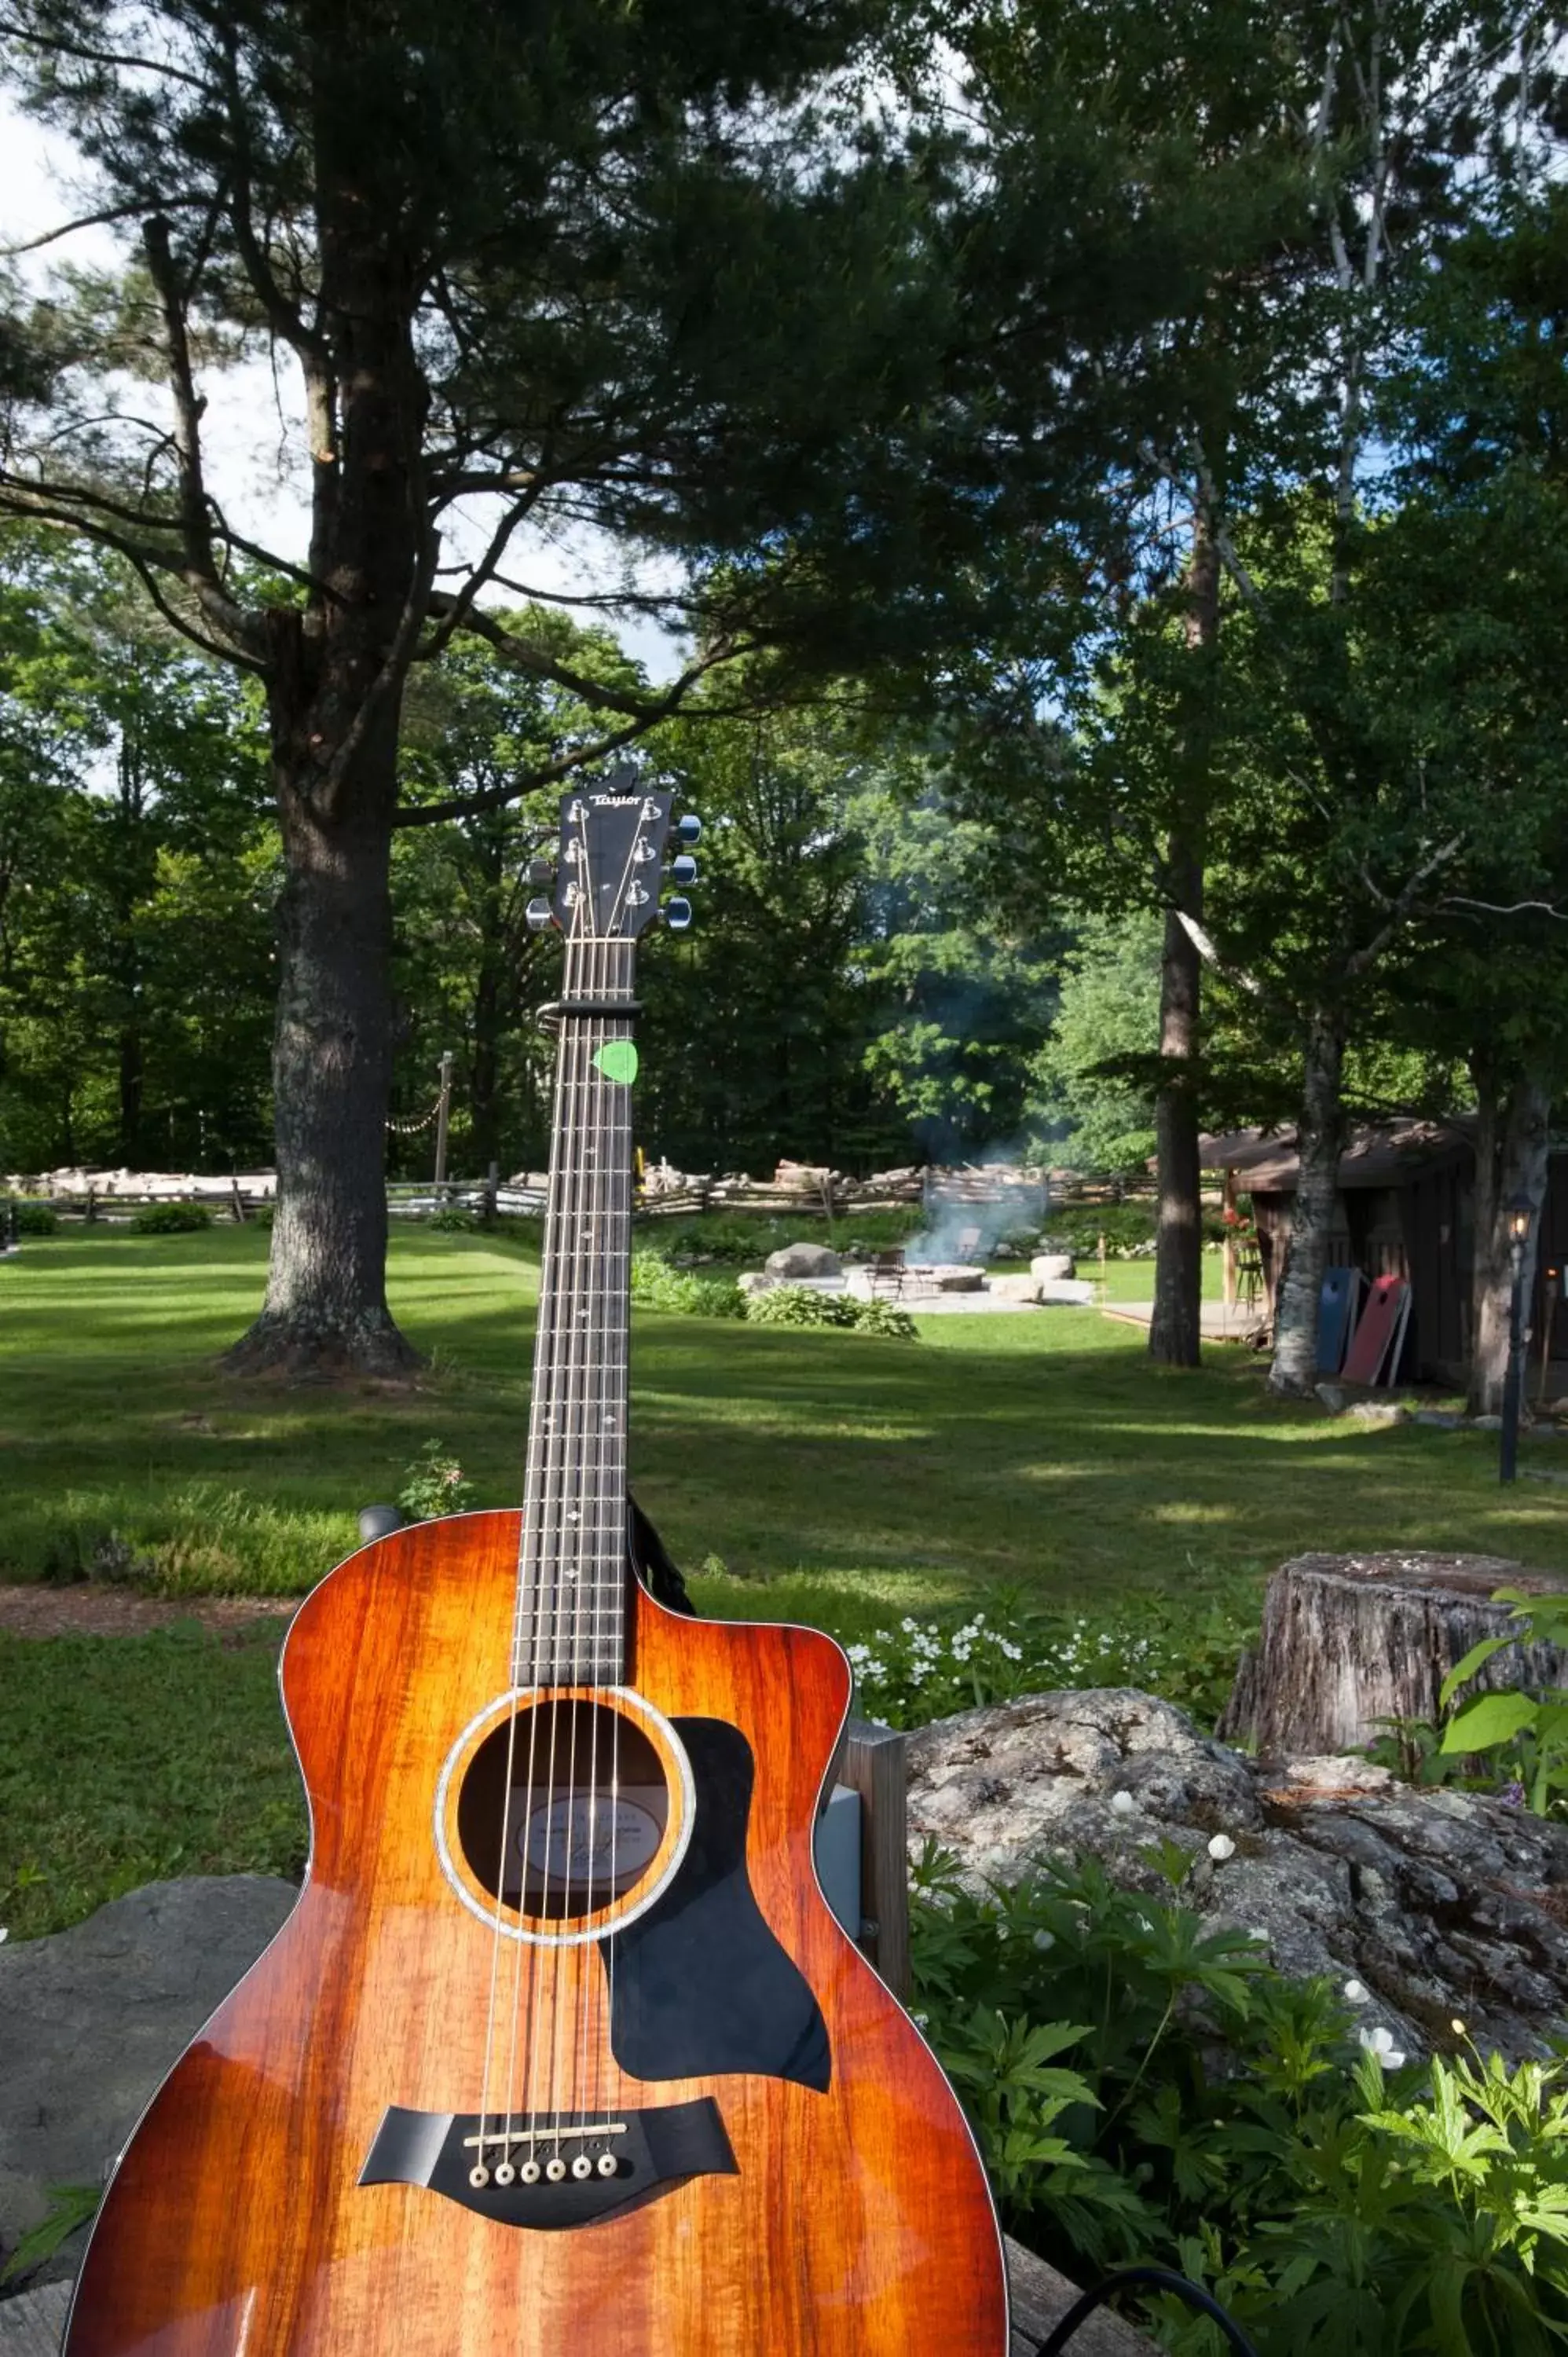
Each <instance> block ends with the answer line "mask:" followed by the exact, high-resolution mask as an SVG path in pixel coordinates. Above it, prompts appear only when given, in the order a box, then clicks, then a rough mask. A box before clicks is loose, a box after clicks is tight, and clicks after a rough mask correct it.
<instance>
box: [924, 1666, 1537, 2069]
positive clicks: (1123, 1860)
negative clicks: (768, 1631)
mask: <svg viewBox="0 0 1568 2357" xmlns="http://www.w3.org/2000/svg"><path fill="white" fill-rule="evenodd" d="M908 1757H909V1819H908V1824H909V1842H910V1849H911V1855H913V1856H918V1853H919V1849H920V1846H921V1844H922V1843H923V1842H924V1841H925V1840H926V1839H927V1838H928V1836H930V1837H934V1838H935V1839H936V1840H937V1841H939V1842H940V1843H941V1845H942V1846H943V1847H944V1848H946V1849H949V1850H950V1851H952V1852H953V1853H954V1854H955V1855H956V1856H957V1857H958V1859H959V1862H960V1867H961V1870H962V1872H963V1874H964V1875H965V1877H966V1878H967V1879H969V1880H971V1881H972V1883H974V1884H976V1885H979V1884H980V1883H983V1882H984V1881H986V1880H996V1881H1003V1882H1005V1881H1010V1880H1013V1879H1015V1878H1017V1877H1018V1876H1019V1875H1020V1874H1022V1873H1023V1872H1025V1871H1026V1869H1027V1867H1029V1866H1030V1865H1031V1864H1033V1863H1034V1862H1036V1861H1038V1860H1045V1859H1048V1858H1050V1857H1065V1856H1071V1855H1081V1854H1083V1853H1086V1852H1088V1853H1092V1854H1093V1855H1094V1856H1095V1857H1100V1858H1101V1859H1103V1860H1104V1862H1105V1864H1106V1865H1107V1867H1109V1868H1110V1870H1111V1872H1112V1874H1113V1875H1114V1876H1115V1877H1116V1878H1117V1880H1118V1881H1120V1882H1122V1883H1124V1884H1126V1885H1128V1886H1129V1887H1131V1888H1134V1889H1141V1890H1146V1891H1148V1892H1149V1893H1150V1895H1151V1896H1156V1897H1157V1896H1159V1895H1161V1894H1162V1892H1163V1891H1164V1889H1165V1886H1164V1884H1163V1883H1162V1881H1161V1879H1160V1878H1159V1877H1158V1875H1156V1874H1155V1872H1154V1870H1153V1869H1152V1868H1151V1867H1149V1866H1148V1865H1146V1864H1145V1863H1144V1860H1143V1859H1142V1858H1141V1857H1139V1855H1138V1853H1139V1850H1140V1849H1141V1848H1142V1847H1144V1846H1146V1845H1147V1844H1149V1843H1151V1842H1155V1841H1158V1840H1160V1839H1161V1838H1166V1837H1168V1838H1169V1839H1170V1840H1171V1841H1174V1842H1176V1843H1177V1844H1179V1845H1180V1846H1181V1847H1183V1848H1185V1849H1186V1850H1187V1851H1188V1853H1189V1854H1190V1856H1191V1857H1192V1861H1193V1866H1192V1872H1191V1875H1190V1877H1189V1878H1188V1881H1187V1886H1186V1889H1185V1891H1184V1894H1183V1895H1184V1899H1185V1900H1186V1902H1187V1904H1189V1905H1191V1906H1193V1907H1194V1908H1196V1909H1197V1911H1198V1912H1199V1913H1200V1914H1202V1915H1204V1916H1206V1917H1208V1918H1210V1919H1211V1920H1212V1921H1215V1922H1216V1923H1221V1924H1226V1925H1230V1926H1232V1927H1235V1928H1239V1929H1241V1930H1245V1931H1248V1932H1256V1933H1258V1934H1259V1935H1260V1945H1262V1944H1264V1942H1265V1939H1266V1945H1267V1951H1268V1953H1269V1954H1270V1956H1271V1957H1272V1958H1273V1962H1274V1963H1275V1964H1278V1965H1279V1966H1280V1967H1281V1969H1282V1970H1283V1971H1285V1972H1288V1973H1293V1974H1298V1975H1310V1974H1318V1973H1323V1974H1326V1975H1329V1976H1330V1977H1331V1978H1333V1979H1334V1980H1335V1981H1337V1982H1338V1983H1340V1984H1343V1983H1344V1982H1346V1981H1347V1980H1349V1981H1354V1982H1359V1984H1360V1985H1361V1986H1363V1987H1364V1988H1365V1989H1367V1990H1368V1991H1369V1999H1368V2002H1367V2004H1366V2007H1365V2016H1366V2021H1367V2026H1368V2027H1369V2028H1371V2027H1373V2026H1375V2025H1377V2024H1382V2025H1384V2026H1386V2027H1388V2028H1389V2029H1391V2030H1392V2031H1393V2032H1394V2035H1395V2038H1396V2040H1397V2042H1398V2043H1399V2044H1400V2045H1401V2046H1402V2048H1403V2049H1404V2050H1405V2051H1407V2052H1412V2053H1418V2052H1421V2051H1423V2050H1426V2049H1428V2048H1430V2047H1431V2046H1432V2045H1433V2044H1434V2042H1438V2043H1449V2042H1452V2031H1451V2029H1450V2024H1451V2023H1452V2022H1453V2021H1454V2020H1455V2019H1458V2020H1462V2021H1463V2022H1464V2023H1465V2024H1466V2029H1468V2031H1469V2033H1470V2035H1471V2036H1472V2037H1474V2038H1475V2039H1477V2041H1478V2042H1479V2043H1480V2044H1481V2045H1482V2046H1483V2047H1486V2048H1494V2047H1495V2048H1498V2049H1499V2050H1501V2051H1503V2052H1504V2053H1506V2054H1509V2055H1510V2056H1514V2057H1518V2056H1522V2055H1526V2054H1538V2055H1539V2054H1542V2053H1544V2052H1545V2051H1547V2050H1548V2044H1549V2041H1550V2040H1551V2038H1552V2035H1553V2033H1554V2032H1557V2033H1559V2034H1560V2033H1561V2032H1562V2031H1563V2029H1564V2026H1565V2025H1568V1929H1565V1928H1564V1924H1563V1913H1564V1912H1565V1911H1568V1910H1565V1904H1564V1902H1565V1900H1568V1826H1563V1825H1560V1824H1554V1823H1552V1822H1551V1821H1549V1820H1544V1819H1541V1818H1539V1817H1532V1816H1530V1815H1529V1814H1527V1813H1525V1812H1524V1811H1522V1810H1520V1809H1515V1808H1510V1807H1509V1806H1508V1805H1506V1804H1505V1803H1504V1802H1503V1801H1501V1800H1500V1799H1497V1798H1493V1797H1491V1796H1487V1795H1481V1794H1477V1793H1470V1792H1452V1791H1446V1790H1443V1789H1423V1788H1416V1787H1412V1786H1410V1785H1405V1784H1402V1783H1400V1782H1398V1781H1396V1780H1395V1779H1394V1778H1393V1777H1392V1776H1391V1775H1390V1773H1389V1771H1388V1770H1386V1769H1382V1768H1376V1767H1373V1766H1371V1765H1369V1762H1368V1761H1366V1760H1361V1759H1355V1758H1339V1757H1332V1758H1325V1759H1319V1758H1307V1757H1302V1758H1295V1759H1288V1760H1276V1761H1273V1762H1272V1763H1270V1764H1268V1765H1266V1766H1265V1765H1264V1764H1262V1763H1261V1762H1259V1761H1257V1760H1250V1759H1247V1758H1245V1757H1244V1756H1243V1755H1242V1754H1241V1753H1240V1752H1238V1751H1233V1750H1231V1749H1230V1747H1229V1746H1228V1745H1226V1744H1223V1743H1220V1742H1219V1741H1217V1740H1216V1739H1215V1738H1212V1737H1209V1736H1205V1735H1202V1734H1200V1733H1199V1731H1198V1729H1197V1727H1195V1726H1194V1725H1193V1722H1192V1721H1191V1720H1190V1719H1189V1718H1188V1717H1187V1716H1186V1714H1185V1713H1184V1712H1182V1711H1180V1710H1177V1709H1176V1707H1175V1706H1173V1705H1172V1704H1169V1703H1165V1702H1160V1701H1158V1700H1156V1699H1155V1697H1154V1696H1152V1695H1144V1694H1138V1693H1135V1692H1133V1691H1131V1690H1128V1689H1125V1688H1112V1689H1102V1690H1097V1691H1094V1692H1089V1693H1073V1694H1045V1695H1026V1696H1025V1697H1023V1698H1022V1699H1021V1700H1019V1701H1017V1702H1013V1703H1004V1704H1001V1705H998V1706H995V1707H993V1708H992V1709H988V1710H978V1711H968V1712H965V1713H964V1714H963V1715H962V1716H961V1717H957V1718H949V1719H941V1720H939V1721H938V1722H937V1723H936V1724H935V1725H933V1726H930V1727H922V1728H920V1729H919V1730H918V1732H917V1733H915V1734H913V1735H911V1736H910V1738H909V1752H908ZM1215 1835H1226V1836H1227V1837H1228V1839H1229V1840H1230V1842H1232V1843H1234V1845H1235V1848H1234V1852H1233V1854H1231V1855H1230V1856H1229V1857H1224V1858H1221V1859H1219V1860H1216V1859H1214V1858H1213V1857H1211V1856H1210V1855H1209V1850H1208V1844H1209V1842H1210V1840H1211V1839H1212V1838H1213V1836H1215Z"/></svg>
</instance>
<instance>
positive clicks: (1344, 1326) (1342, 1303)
mask: <svg viewBox="0 0 1568 2357" xmlns="http://www.w3.org/2000/svg"><path fill="white" fill-rule="evenodd" d="M1365 1282H1366V1279H1365V1278H1364V1277H1363V1276H1362V1275H1361V1272H1360V1270H1359V1268H1327V1269H1325V1270H1324V1272H1323V1292H1322V1295H1321V1296H1320V1297H1319V1300H1318V1307H1317V1372H1318V1373H1319V1374H1320V1375H1337V1373H1338V1372H1339V1370H1340V1368H1341V1367H1342V1366H1343V1365H1344V1363H1345V1353H1346V1352H1347V1351H1348V1349H1349V1348H1350V1341H1351V1338H1352V1336H1353V1335H1354V1333H1355V1331H1356V1313H1357V1311H1358V1310H1359V1308H1360V1306H1361V1287H1362V1286H1363V1285H1364V1284H1365Z"/></svg>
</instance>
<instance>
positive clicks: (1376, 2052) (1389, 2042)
mask: <svg viewBox="0 0 1568 2357" xmlns="http://www.w3.org/2000/svg"><path fill="white" fill-rule="evenodd" d="M1356 2035H1357V2037H1358V2038H1359V2040H1360V2041H1361V2044H1362V2046H1363V2047H1364V2048H1365V2049H1366V2050H1367V2052H1368V2053H1369V2054H1370V2055H1371V2056H1372V2057H1373V2059H1374V2060H1375V2061H1377V2062H1378V2063H1379V2064H1380V2066H1381V2068H1382V2069H1383V2070H1385V2071H1398V2070H1400V2069H1401V2068H1402V2065H1403V2062H1404V2056H1403V2055H1402V2053H1401V2052H1400V2050H1399V2048H1398V2047H1397V2046H1396V2045H1395V2044H1394V2034H1393V2031H1392V2030H1391V2029H1384V2028H1383V2027H1382V2025H1381V2023H1380V2024H1379V2025H1378V2027H1377V2029H1359V2030H1358V2031H1357V2033H1356Z"/></svg>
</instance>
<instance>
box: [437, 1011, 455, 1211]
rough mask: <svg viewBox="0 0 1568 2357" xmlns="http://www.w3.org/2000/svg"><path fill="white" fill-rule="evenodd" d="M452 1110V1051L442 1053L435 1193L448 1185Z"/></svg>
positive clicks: (443, 1050)
mask: <svg viewBox="0 0 1568 2357" xmlns="http://www.w3.org/2000/svg"><path fill="white" fill-rule="evenodd" d="M451 1110H452V1050H451V1049H450V1048H444V1049H442V1051H441V1094H440V1097H439V1098H438V1100H437V1101H436V1106H435V1192H436V1195H437V1196H438V1197H439V1195H440V1193H441V1190H442V1189H443V1188H444V1187H445V1186H446V1121H447V1116H448V1114H450V1112H451Z"/></svg>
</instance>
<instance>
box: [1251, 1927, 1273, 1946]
mask: <svg viewBox="0 0 1568 2357" xmlns="http://www.w3.org/2000/svg"><path fill="white" fill-rule="evenodd" d="M1247 1937H1248V1939H1249V1940H1251V1941H1254V1942H1255V1943H1257V1945H1258V1946H1259V1947H1260V1948H1266V1947H1267V1946H1268V1944H1269V1934H1268V1933H1267V1932H1265V1931H1264V1929H1263V1927H1262V1924H1261V1923H1254V1924H1253V1925H1252V1927H1251V1930H1250V1931H1249V1932H1248V1934H1247Z"/></svg>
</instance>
